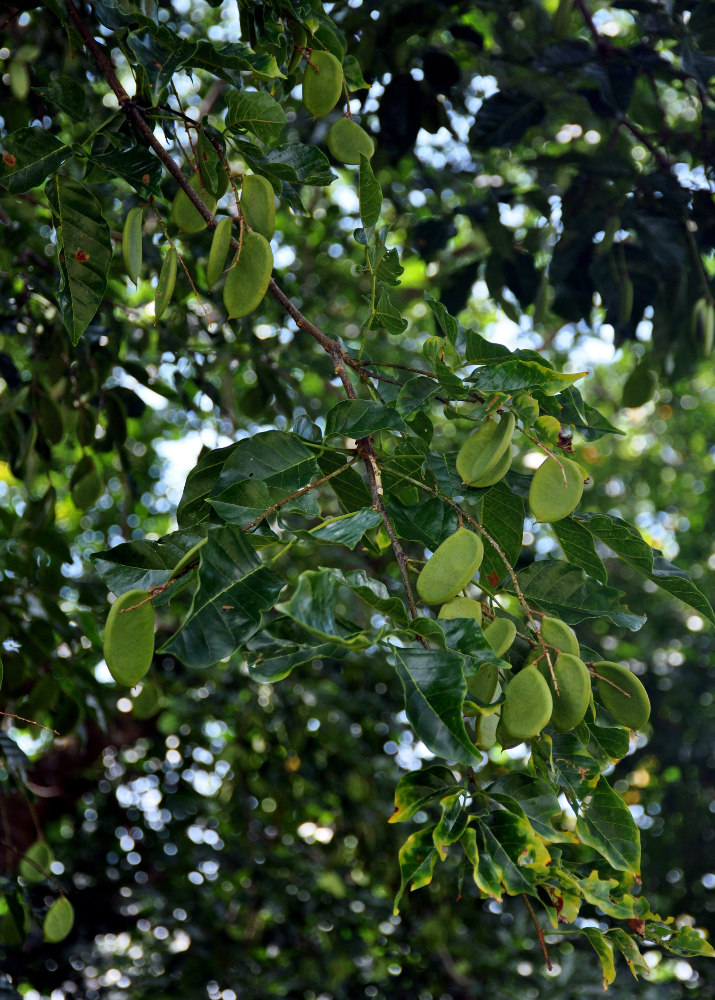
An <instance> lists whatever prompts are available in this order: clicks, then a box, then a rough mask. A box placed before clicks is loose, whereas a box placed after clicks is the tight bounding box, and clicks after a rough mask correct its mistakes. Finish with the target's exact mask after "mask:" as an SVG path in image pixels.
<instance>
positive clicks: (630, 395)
mask: <svg viewBox="0 0 715 1000" xmlns="http://www.w3.org/2000/svg"><path fill="white" fill-rule="evenodd" d="M657 386H658V378H657V376H656V374H655V372H654V371H653V369H652V368H649V367H648V365H646V364H640V365H636V366H635V368H634V369H633V371H632V372H631V373H630V375H629V376H628V378H627V379H626V381H625V384H624V386H623V395H622V397H621V406H628V407H634V406H643V405H644V403H647V402H648V400H649V399H652V398H653V393H654V392H655V390H656V388H657Z"/></svg>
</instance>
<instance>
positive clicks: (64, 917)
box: [42, 896, 74, 944]
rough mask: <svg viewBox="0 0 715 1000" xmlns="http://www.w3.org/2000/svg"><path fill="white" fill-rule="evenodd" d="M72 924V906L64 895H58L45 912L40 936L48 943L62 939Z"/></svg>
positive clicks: (54, 942)
mask: <svg viewBox="0 0 715 1000" xmlns="http://www.w3.org/2000/svg"><path fill="white" fill-rule="evenodd" d="M73 925H74V908H73V906H72V904H71V903H70V901H69V899H67V897H66V896H60V898H59V899H56V900H55V901H54V903H53V904H52V906H51V907H50V908H49V910H48V911H47V913H46V914H45V919H44V920H43V921H42V936H43V938H44V939H45V941H47V942H48V943H49V944H56V943H57V942H58V941H64V939H65V938H66V937H67V935H68V934H69V932H70V931H71V930H72V926H73Z"/></svg>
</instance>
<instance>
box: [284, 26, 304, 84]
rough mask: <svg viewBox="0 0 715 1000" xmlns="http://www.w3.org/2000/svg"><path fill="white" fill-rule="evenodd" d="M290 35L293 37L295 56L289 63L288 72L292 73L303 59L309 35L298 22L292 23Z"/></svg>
mask: <svg viewBox="0 0 715 1000" xmlns="http://www.w3.org/2000/svg"><path fill="white" fill-rule="evenodd" d="M290 33H291V35H292V36H293V55H292V56H291V57H290V62H289V63H288V72H289V73H292V72H293V70H294V69H297V67H298V65H299V63H300V60H301V59H302V58H303V49H304V48H305V46H306V44H307V42H308V33H307V31H306V30H305V28H304V27H303V25H302V24H298V22H297V21H291V22H290Z"/></svg>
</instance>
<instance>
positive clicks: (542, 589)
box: [506, 559, 645, 632]
mask: <svg viewBox="0 0 715 1000" xmlns="http://www.w3.org/2000/svg"><path fill="white" fill-rule="evenodd" d="M517 579H518V581H519V585H520V587H521V589H522V591H523V592H524V594H525V595H526V596H527V597H528V598H529V600H530V601H532V602H533V603H534V604H535V605H536V606H537V607H538V608H540V609H541V610H542V611H545V612H546V613H547V614H551V615H554V616H555V617H556V618H560V619H561V620H562V621H564V622H566V624H567V625H578V623H579V622H582V621H586V620H587V619H588V618H605V619H606V620H607V621H610V622H612V623H613V624H614V625H618V626H620V627H622V628H627V629H630V631H631V632H637V631H638V629H639V628H641V626H642V625H643V623H644V622H645V618H644V617H643V616H642V615H636V614H632V613H631V612H630V611H629V610H628V608H627V607H626V606H625V605H623V604H622V603H621V597H622V596H623V593H622V591H620V590H616V589H615V588H613V587H607V586H604V585H603V584H600V583H598V582H597V581H596V580H593V579H591V578H590V577H588V576H586V574H585V573H584V572H583V570H581V569H579V568H578V567H577V566H566V565H564V563H562V562H556V561H555V560H552V559H544V560H543V561H541V562H535V563H532V565H531V566H528V567H527V568H526V569H523V570H521V571H520V572H519V573H517ZM506 589H510V588H509V587H508V586H507V588H506Z"/></svg>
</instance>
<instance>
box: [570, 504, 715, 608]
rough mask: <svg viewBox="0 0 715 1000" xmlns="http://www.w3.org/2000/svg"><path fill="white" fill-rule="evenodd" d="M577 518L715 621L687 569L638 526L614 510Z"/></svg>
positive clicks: (642, 570) (630, 561)
mask: <svg viewBox="0 0 715 1000" xmlns="http://www.w3.org/2000/svg"><path fill="white" fill-rule="evenodd" d="M575 519H576V520H577V521H578V522H579V523H580V524H582V525H584V527H585V528H587V529H588V531H590V532H591V534H593V535H595V536H596V537H597V538H598V539H600V541H602V542H603V543H604V544H605V545H607V546H608V547H609V548H610V549H613V551H614V552H615V553H616V554H617V555H618V556H619V557H620V558H621V559H623V560H624V562H627V563H628V565H629V566H632V567H633V568H634V569H636V570H638V572H639V573H642V574H643V576H645V577H647V578H648V579H649V580H652V581H653V583H655V584H657V585H658V586H659V587H660V588H661V589H662V590H665V591H666V592H667V593H668V594H671V595H672V596H673V597H677V598H678V600H679V601H682V602H683V603H684V604H687V605H688V606H689V607H691V608H693V609H694V610H695V611H697V612H698V614H701V615H702V616H703V617H704V618H706V619H707V620H708V621H709V622H711V623H712V624H713V625H715V611H713V608H712V605H711V604H710V602H709V601H708V599H707V597H706V596H705V594H703V592H702V591H701V590H700V589H699V587H697V586H696V585H695V583H693V581H692V580H691V578H690V576H689V575H688V574H687V573H686V572H685V571H684V570H682V569H679V568H678V567H677V566H674V565H673V564H672V563H670V562H668V560H667V559H664V558H663V557H662V556H661V555H660V554H659V553H658V552H657V551H656V550H655V549H652V548H651V547H650V545H648V543H647V542H646V541H645V540H644V539H643V537H642V535H641V534H640V532H639V531H638V529H637V528H634V527H633V526H632V525H630V524H628V523H627V522H626V521H623V520H621V518H620V517H614V516H613V515H611V514H577V515H576V516H575Z"/></svg>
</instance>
